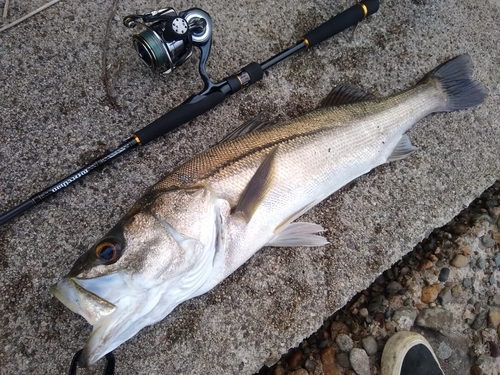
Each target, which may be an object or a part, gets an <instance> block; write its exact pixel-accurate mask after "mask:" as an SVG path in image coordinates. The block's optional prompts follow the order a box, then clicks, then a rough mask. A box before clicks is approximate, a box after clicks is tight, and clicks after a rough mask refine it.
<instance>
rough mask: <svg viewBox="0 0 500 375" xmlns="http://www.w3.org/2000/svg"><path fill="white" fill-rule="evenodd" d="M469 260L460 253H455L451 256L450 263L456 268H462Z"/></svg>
mask: <svg viewBox="0 0 500 375" xmlns="http://www.w3.org/2000/svg"><path fill="white" fill-rule="evenodd" d="M469 262H470V258H469V257H466V256H465V255H462V254H457V255H455V256H454V257H453V259H452V260H451V262H450V264H451V265H452V266H453V267H456V268H463V267H465V266H467V265H468V264H469Z"/></svg>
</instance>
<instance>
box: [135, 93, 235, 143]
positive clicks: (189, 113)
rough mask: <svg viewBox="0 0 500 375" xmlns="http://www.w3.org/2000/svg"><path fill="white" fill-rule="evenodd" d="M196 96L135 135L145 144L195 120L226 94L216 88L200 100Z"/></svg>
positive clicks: (219, 101)
mask: <svg viewBox="0 0 500 375" xmlns="http://www.w3.org/2000/svg"><path fill="white" fill-rule="evenodd" d="M196 97H197V96H196V95H195V96H194V97H192V98H190V99H188V100H187V101H186V102H184V103H183V104H181V105H179V106H177V107H175V108H174V109H172V110H171V111H169V112H167V113H165V114H164V115H163V116H161V117H159V118H158V119H156V120H154V121H153V122H152V123H150V124H149V125H146V126H145V127H144V128H142V129H141V130H138V131H137V132H136V133H135V134H134V135H135V136H136V137H137V138H138V140H139V141H140V144H141V145H145V144H146V143H148V142H151V141H152V140H154V139H156V138H158V137H160V136H162V135H164V134H166V133H168V132H170V131H172V130H174V129H175V128H178V127H179V126H181V125H182V124H184V123H186V122H189V121H191V120H193V119H194V118H196V117H198V116H199V115H201V114H203V113H205V112H207V111H208V110H210V109H212V108H214V107H215V106H216V105H217V104H219V103H221V102H222V101H223V100H224V99H225V97H226V95H225V94H224V93H223V92H222V91H220V90H216V91H214V92H211V93H209V94H207V95H204V96H203V97H201V98H200V100H198V101H194V100H193V99H196Z"/></svg>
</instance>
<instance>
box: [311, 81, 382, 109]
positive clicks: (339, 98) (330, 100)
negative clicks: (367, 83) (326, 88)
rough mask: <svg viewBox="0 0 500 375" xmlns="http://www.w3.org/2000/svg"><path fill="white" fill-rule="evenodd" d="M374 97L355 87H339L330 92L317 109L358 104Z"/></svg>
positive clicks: (344, 85)
mask: <svg viewBox="0 0 500 375" xmlns="http://www.w3.org/2000/svg"><path fill="white" fill-rule="evenodd" d="M373 99H375V96H374V95H372V94H369V93H367V92H365V91H363V90H361V89H359V88H357V87H353V86H350V85H346V84H343V85H339V86H336V87H334V88H333V89H332V91H330V93H329V94H328V95H327V96H326V98H324V99H323V100H322V101H321V103H319V106H318V108H325V107H334V106H338V105H342V104H351V103H359V102H364V101H367V100H373Z"/></svg>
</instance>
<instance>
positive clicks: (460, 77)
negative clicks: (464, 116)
mask: <svg viewBox="0 0 500 375" xmlns="http://www.w3.org/2000/svg"><path fill="white" fill-rule="evenodd" d="M425 78H427V79H434V80H437V81H438V82H439V86H440V87H441V89H442V90H443V91H444V93H445V94H446V99H445V101H444V103H443V107H442V108H440V109H439V110H440V111H442V112H449V111H455V110H458V109H466V108H471V107H475V106H476V105H479V104H481V103H482V102H483V101H484V98H485V97H486V94H487V90H486V87H484V86H483V84H482V83H481V82H478V81H475V80H474V79H472V60H471V58H470V56H469V55H459V56H457V57H455V58H453V59H451V60H448V61H447V62H445V63H444V64H442V65H440V66H438V67H437V68H436V69H434V70H433V71H431V72H430V73H429V74H428V75H427V76H426V77H425ZM425 78H424V80H426V79H425Z"/></svg>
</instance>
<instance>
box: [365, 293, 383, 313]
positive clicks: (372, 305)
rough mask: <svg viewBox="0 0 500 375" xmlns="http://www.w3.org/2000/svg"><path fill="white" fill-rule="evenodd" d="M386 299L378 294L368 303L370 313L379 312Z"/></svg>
mask: <svg viewBox="0 0 500 375" xmlns="http://www.w3.org/2000/svg"><path fill="white" fill-rule="evenodd" d="M384 299H385V297H384V296H383V295H381V294H376V295H374V296H373V297H372V298H370V300H369V301H368V312H370V313H374V312H375V311H377V310H378V309H379V308H380V306H382V303H383V302H384Z"/></svg>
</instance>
